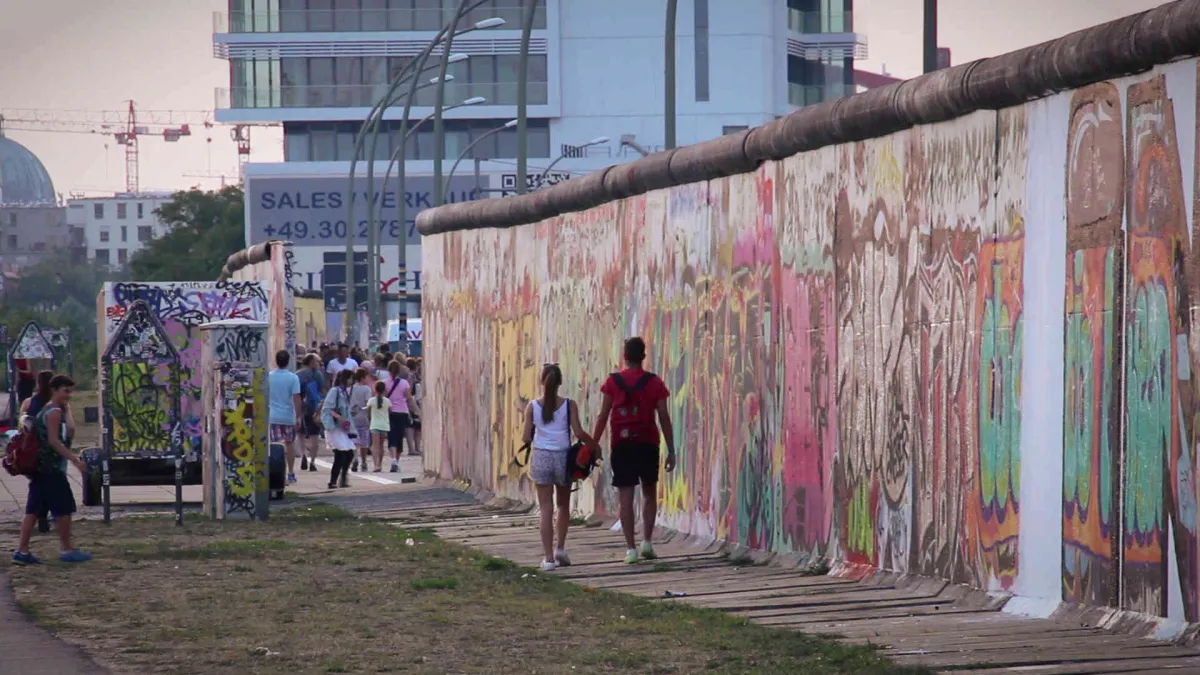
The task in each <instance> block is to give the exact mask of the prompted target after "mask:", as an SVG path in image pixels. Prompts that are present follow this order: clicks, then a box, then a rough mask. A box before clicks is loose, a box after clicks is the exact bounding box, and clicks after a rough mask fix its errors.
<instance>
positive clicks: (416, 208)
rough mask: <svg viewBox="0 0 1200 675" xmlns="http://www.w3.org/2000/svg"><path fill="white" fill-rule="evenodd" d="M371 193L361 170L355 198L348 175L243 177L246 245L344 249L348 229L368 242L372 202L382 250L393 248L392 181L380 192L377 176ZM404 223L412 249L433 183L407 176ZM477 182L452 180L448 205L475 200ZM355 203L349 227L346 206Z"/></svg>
mask: <svg viewBox="0 0 1200 675" xmlns="http://www.w3.org/2000/svg"><path fill="white" fill-rule="evenodd" d="M375 185H376V188H375V190H369V189H368V188H367V178H366V175H365V173H364V171H363V168H362V167H361V166H360V167H359V168H358V169H357V170H356V175H355V179H354V195H353V196H349V195H348V188H349V187H350V182H349V176H348V175H337V176H323V177H316V178H312V177H309V178H297V177H292V176H247V177H246V246H253V245H254V244H259V243H262V242H264V241H267V240H270V239H282V240H286V241H291V242H292V243H294V244H295V245H296V246H327V247H333V246H344V245H345V244H346V236H347V234H348V233H347V230H348V229H349V230H350V232H352V233H353V235H354V237H355V240H354V243H355V245H357V246H362V245H365V244H366V243H367V204H368V203H369V200H373V201H374V202H375V204H376V207H375V218H376V221H375V225H374V226H375V227H376V228H377V230H378V233H379V235H378V238H377V239H376V241H378V242H379V243H380V244H381V245H382V246H389V245H390V246H395V245H396V244H397V243H398V241H399V237H400V232H401V228H400V221H399V220H398V216H399V212H398V209H397V206H398V205H399V202H398V201H397V194H396V180H395V177H394V176H393V177H392V179H391V180H389V181H388V189H386V190H383V189H381V188H382V187H383V176H382V175H377V176H376V177H375ZM404 187H405V204H406V205H407V210H406V212H405V216H406V218H405V220H407V221H408V223H407V227H406V228H405V229H406V230H407V233H406V235H405V236H406V239H405V242H406V243H409V244H415V243H417V242H418V241H419V237H418V236H417V226H416V218H417V214H418V213H420V212H421V211H424V210H425V209H427V208H431V207H432V206H433V178H432V177H431V176H411V177H409V178H407V179H405V184H404ZM478 196H481V195H478V193H476V191H475V179H474V177H472V176H456V177H454V178H453V179H451V181H450V189H449V190H448V191H447V192H446V202H447V203H450V202H463V201H470V200H472V199H476V198H477V197H478ZM351 203H353V206H354V208H353V212H352V215H351V217H350V222H351V223H352V225H350V226H348V225H347V218H346V214H347V206H348V205H349V204H351Z"/></svg>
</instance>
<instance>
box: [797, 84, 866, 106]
mask: <svg viewBox="0 0 1200 675" xmlns="http://www.w3.org/2000/svg"><path fill="white" fill-rule="evenodd" d="M855 91H856V88H855V86H854V85H852V84H843V83H833V84H816V85H806V84H795V83H793V82H789V83H788V103H789V104H791V105H794V106H797V107H800V108H803V107H804V106H806V105H814V104H816V103H821V102H822V101H829V100H831V99H835V98H841V97H843V96H849V95H850V94H853V93H855Z"/></svg>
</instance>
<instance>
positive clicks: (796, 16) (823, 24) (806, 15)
mask: <svg viewBox="0 0 1200 675" xmlns="http://www.w3.org/2000/svg"><path fill="white" fill-rule="evenodd" d="M788 30H790V31H793V32H796V33H853V32H854V13H853V12H802V11H800V10H798V9H789V10H788Z"/></svg>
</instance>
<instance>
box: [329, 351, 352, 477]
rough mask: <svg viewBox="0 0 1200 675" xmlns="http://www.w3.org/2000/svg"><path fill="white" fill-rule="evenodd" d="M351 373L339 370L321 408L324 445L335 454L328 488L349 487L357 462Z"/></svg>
mask: <svg viewBox="0 0 1200 675" xmlns="http://www.w3.org/2000/svg"><path fill="white" fill-rule="evenodd" d="M352 377H353V373H352V371H350V370H341V371H338V374H337V378H336V379H335V380H334V383H333V387H331V388H330V389H329V394H328V395H326V397H325V403H324V405H322V406H321V426H323V427H325V444H326V445H328V446H329V449H330V450H332V451H333V471H332V472H331V473H330V475H329V489H330V490H332V489H334V488H336V487H338V486H339V485H340V486H341V487H344V488H345V487H350V479H349V477H348V476H347V472H348V470H349V469H350V462H351V461H353V459H354V439H353V438H351V437H350V434H351V433H353V430H354V423H353V422H352V420H351V415H350V380H351V378H352Z"/></svg>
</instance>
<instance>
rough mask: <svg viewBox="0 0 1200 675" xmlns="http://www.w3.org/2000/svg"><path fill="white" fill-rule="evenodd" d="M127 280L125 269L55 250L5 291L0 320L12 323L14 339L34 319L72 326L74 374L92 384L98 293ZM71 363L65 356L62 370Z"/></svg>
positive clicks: (46, 325) (47, 324)
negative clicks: (81, 260) (106, 285)
mask: <svg viewBox="0 0 1200 675" xmlns="http://www.w3.org/2000/svg"><path fill="white" fill-rule="evenodd" d="M122 278H124V277H123V274H122V273H121V272H120V271H113V270H109V269H107V268H106V267H104V266H102V265H96V264H94V263H92V262H84V263H79V262H76V261H74V260H72V258H71V254H70V253H69V252H67V251H61V252H55V253H51V254H49V255H47V256H46V257H45V258H43V259H42V260H40V261H39V262H37V263H36V264H34V265H30V266H28V267H25V268H24V269H22V270H21V277H20V279H19V280H18V281H16V282H15V283H13V284H12V285H11V286H10V287H9V288H6V289H5V291H4V294H3V296H0V297H2V300H0V324H4V325H6V326H8V335H9V339H10V340H16V339H17V336H18V335H19V334H20V333H21V329H22V328H24V327H25V324H26V323H28V322H30V321H37V322H38V324H39V325H41V326H42V327H43V328H65V329H67V330H68V331H69V332H70V335H71V350H72V356H73V361H74V373H73V374H74V375H75V378H76V380H78V381H79V382H80V384H81V385H82V386H84V387H87V386H88V385H89V384H90V383H91V382H92V380H94V371H95V364H96V310H95V307H96V295H97V294H98V293H99V292H100V287H101V286H102V285H103V284H104V282H106V281H117V280H120V279H122ZM5 356H6V357H7V355H5ZM66 367H67V364H66V361H65V359H63V360H62V362H61V363H60V364H59V368H60V369H61V370H63V371H65V370H66ZM3 370H4V369H3V368H0V371H3ZM4 386H5V387H6V388H7V387H8V386H9V385H8V383H7V382H5V383H4Z"/></svg>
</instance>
